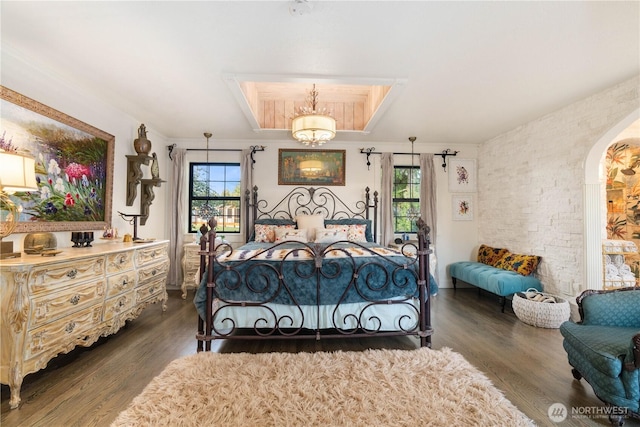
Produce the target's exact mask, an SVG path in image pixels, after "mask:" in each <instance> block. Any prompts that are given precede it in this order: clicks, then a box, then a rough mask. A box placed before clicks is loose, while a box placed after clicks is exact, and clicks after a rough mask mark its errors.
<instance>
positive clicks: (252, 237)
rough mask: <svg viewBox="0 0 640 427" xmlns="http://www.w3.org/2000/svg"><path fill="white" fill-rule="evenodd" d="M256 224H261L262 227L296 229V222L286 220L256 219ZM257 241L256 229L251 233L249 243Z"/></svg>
mask: <svg viewBox="0 0 640 427" xmlns="http://www.w3.org/2000/svg"><path fill="white" fill-rule="evenodd" d="M254 224H261V225H291V226H293V228H295V227H296V222H295V221H294V220H292V219H285V218H259V219H256V220H255V221H254ZM255 240H256V232H255V228H254V230H253V231H252V232H251V235H250V236H249V239H247V241H248V242H253V241H255Z"/></svg>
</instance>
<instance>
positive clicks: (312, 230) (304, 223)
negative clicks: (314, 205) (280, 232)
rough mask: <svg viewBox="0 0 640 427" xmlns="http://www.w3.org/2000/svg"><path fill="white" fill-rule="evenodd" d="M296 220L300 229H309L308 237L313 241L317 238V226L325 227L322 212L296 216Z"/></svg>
mask: <svg viewBox="0 0 640 427" xmlns="http://www.w3.org/2000/svg"><path fill="white" fill-rule="evenodd" d="M296 222H297V223H298V228H299V229H306V230H309V231H308V233H307V237H308V238H309V241H311V242H313V241H314V240H315V238H316V228H324V216H323V215H322V214H316V215H298V216H296Z"/></svg>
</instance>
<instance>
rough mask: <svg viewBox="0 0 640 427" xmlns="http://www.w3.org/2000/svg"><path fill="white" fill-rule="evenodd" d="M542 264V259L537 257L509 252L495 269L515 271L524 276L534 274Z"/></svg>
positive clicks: (497, 263)
mask: <svg viewBox="0 0 640 427" xmlns="http://www.w3.org/2000/svg"><path fill="white" fill-rule="evenodd" d="M538 263H540V257H539V256H536V255H522V254H512V253H509V252H507V254H505V255H504V256H503V257H502V258H500V260H499V261H498V262H496V265H494V267H496V268H501V269H503V270H508V271H515V272H516V273H518V274H522V275H523V276H528V275H530V274H531V273H533V272H534V271H535V269H536V267H538Z"/></svg>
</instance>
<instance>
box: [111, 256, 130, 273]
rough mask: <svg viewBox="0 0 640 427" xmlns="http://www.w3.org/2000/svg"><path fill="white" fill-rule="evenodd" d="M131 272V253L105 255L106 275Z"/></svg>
mask: <svg viewBox="0 0 640 427" xmlns="http://www.w3.org/2000/svg"><path fill="white" fill-rule="evenodd" d="M127 270H133V251H126V252H117V253H115V254H109V255H107V274H115V273H120V272H122V271H127Z"/></svg>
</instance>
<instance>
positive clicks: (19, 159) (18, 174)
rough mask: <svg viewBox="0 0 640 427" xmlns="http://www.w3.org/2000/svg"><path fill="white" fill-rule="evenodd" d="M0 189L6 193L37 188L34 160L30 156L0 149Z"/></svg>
mask: <svg viewBox="0 0 640 427" xmlns="http://www.w3.org/2000/svg"><path fill="white" fill-rule="evenodd" d="M0 165H2V167H1V168H0V190H1V191H4V192H6V193H14V192H16V191H31V190H37V189H38V183H37V182H36V167H35V165H36V162H35V159H34V158H33V157H31V156H26V155H24V154H18V153H14V152H8V151H2V150H0Z"/></svg>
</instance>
